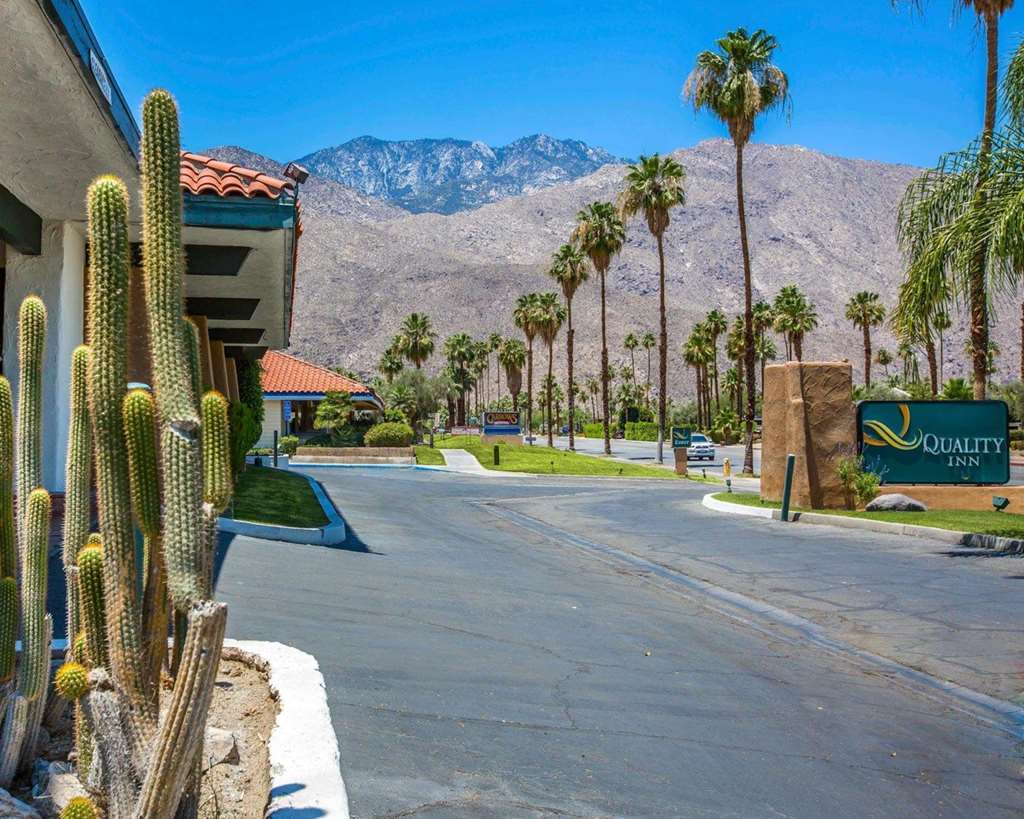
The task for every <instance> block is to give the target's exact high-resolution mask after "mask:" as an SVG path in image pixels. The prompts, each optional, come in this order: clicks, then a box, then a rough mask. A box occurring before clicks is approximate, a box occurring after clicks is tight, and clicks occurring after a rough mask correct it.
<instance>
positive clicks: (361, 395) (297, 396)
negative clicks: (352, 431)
mask: <svg viewBox="0 0 1024 819" xmlns="http://www.w3.org/2000/svg"><path fill="white" fill-rule="evenodd" d="M326 397H327V393H323V392H265V393H263V400H264V401H323V400H324V399H325V398H326ZM348 397H349V398H351V399H352V403H353V404H354V405H355V407H356V409H375V410H378V411H381V410H383V409H384V404H383V402H382V401H381V400H380V398H379V397H378V396H377V395H376V394H375V393H372V392H350V393H349V394H348Z"/></svg>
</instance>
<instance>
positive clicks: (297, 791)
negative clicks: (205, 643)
mask: <svg viewBox="0 0 1024 819" xmlns="http://www.w3.org/2000/svg"><path fill="white" fill-rule="evenodd" d="M224 648H225V653H224V656H226V657H229V658H230V657H231V656H232V655H234V656H236V657H237V656H238V655H242V656H243V658H246V659H248V658H252V659H254V660H255V662H256V664H257V665H262V666H264V667H266V669H267V671H268V672H269V677H270V688H271V690H273V691H274V692H275V693H276V695H277V703H278V709H279V710H278V714H277V721H276V722H275V723H274V730H273V731H272V732H271V734H270V740H269V742H268V748H269V751H270V800H269V801H268V803H267V811H266V813H265V814H264V815H265V817H266V819H271V817H273V819H300V818H301V817H307V816H316V817H320V819H349V812H348V795H347V794H346V792H345V782H344V780H343V779H342V778H341V766H340V760H341V755H340V753H339V752H338V739H337V737H336V736H335V734H334V726H333V724H332V723H331V711H330V708H329V707H328V705H327V690H326V688H325V686H324V678H323V675H322V674H321V673H320V666H319V665H318V664H317V661H316V658H315V657H314V656H313V655H311V654H307V653H306V652H304V651H299V650H298V649H297V648H292V647H291V646H286V645H284V644H283V643H271V642H265V641H263V640H225V641H224Z"/></svg>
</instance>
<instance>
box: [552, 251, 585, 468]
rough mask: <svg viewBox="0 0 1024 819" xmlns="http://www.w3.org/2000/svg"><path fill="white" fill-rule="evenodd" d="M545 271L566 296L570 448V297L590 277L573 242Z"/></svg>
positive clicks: (572, 398)
mask: <svg viewBox="0 0 1024 819" xmlns="http://www.w3.org/2000/svg"><path fill="white" fill-rule="evenodd" d="M548 274H549V275H550V276H551V277H552V278H553V279H554V280H555V281H557V282H558V283H559V284H560V285H561V286H562V295H563V296H565V313H566V332H565V360H566V365H567V366H566V368H567V371H568V372H567V378H568V379H569V385H570V389H569V395H568V398H569V451H570V452H571V451H574V450H575V449H576V431H575V430H574V428H573V427H574V426H575V423H574V422H575V415H574V413H575V410H576V395H575V392H576V390H575V389H574V388H573V386H572V385H574V384H575V383H576V382H575V379H574V376H573V360H572V359H573V349H572V348H573V334H574V333H575V330H573V328H572V299H573V296H575V295H576V291H577V290H578V289H579V287H580V285H581V284H583V283H584V282H586V280H587V279H588V278H589V276H590V270H589V268H588V265H587V257H586V255H585V254H584V253H583V251H582V250H580V249H579V248H578V247H576V245H573V244H565V245H562V246H561V247H560V248H558V250H557V251H556V252H555V255H554V258H553V259H552V262H551V267H549V268H548Z"/></svg>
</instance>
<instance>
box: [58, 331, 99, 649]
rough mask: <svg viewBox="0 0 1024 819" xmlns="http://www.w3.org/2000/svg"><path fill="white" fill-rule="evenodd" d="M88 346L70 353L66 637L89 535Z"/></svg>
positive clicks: (72, 625)
mask: <svg viewBox="0 0 1024 819" xmlns="http://www.w3.org/2000/svg"><path fill="white" fill-rule="evenodd" d="M88 368H89V348H88V347H86V346H84V345H83V346H81V347H77V348H75V351H74V352H73V353H72V354H71V418H70V422H69V424H68V454H67V468H66V470H65V490H64V576H65V578H64V579H65V584H66V588H67V629H66V631H65V633H66V634H67V637H68V639H69V640H71V639H72V638H73V637H74V635H76V634H78V630H79V624H78V609H79V605H78V569H77V563H78V553H79V551H81V549H82V547H83V546H84V545H85V540H86V538H87V537H88V536H89V517H90V512H91V509H90V507H91V505H92V504H91V495H90V488H91V484H92V452H91V450H92V433H91V432H90V430H89V401H88V397H87V394H86V389H87V377H88Z"/></svg>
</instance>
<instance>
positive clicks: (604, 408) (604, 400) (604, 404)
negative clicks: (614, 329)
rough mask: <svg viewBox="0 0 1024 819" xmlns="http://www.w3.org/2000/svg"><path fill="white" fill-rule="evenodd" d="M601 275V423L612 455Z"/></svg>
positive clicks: (606, 452) (607, 452) (606, 336)
mask: <svg viewBox="0 0 1024 819" xmlns="http://www.w3.org/2000/svg"><path fill="white" fill-rule="evenodd" d="M599 272H600V274H601V413H602V415H603V417H602V419H601V423H602V425H603V431H604V454H605V455H611V454H612V440H611V432H610V430H609V429H608V327H607V320H606V316H605V293H604V274H605V271H604V270H601V271H599Z"/></svg>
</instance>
